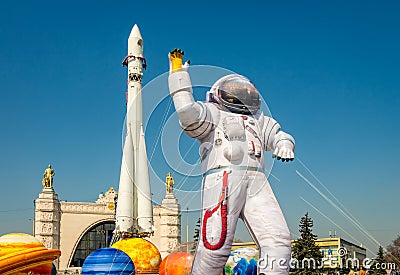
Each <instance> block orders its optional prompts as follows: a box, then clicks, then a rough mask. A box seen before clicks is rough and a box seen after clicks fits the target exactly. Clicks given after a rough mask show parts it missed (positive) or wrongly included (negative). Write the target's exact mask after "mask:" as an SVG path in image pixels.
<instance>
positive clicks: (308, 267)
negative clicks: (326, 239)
mask: <svg viewBox="0 0 400 275" xmlns="http://www.w3.org/2000/svg"><path fill="white" fill-rule="evenodd" d="M313 226H314V222H313V220H312V219H311V218H310V217H309V216H308V212H307V213H306V214H305V216H304V217H302V218H301V220H300V230H299V232H300V234H301V235H300V238H299V239H297V241H296V242H295V244H294V246H293V249H292V251H293V258H294V259H296V260H297V265H298V268H293V269H292V270H291V273H292V274H295V275H317V274H319V273H320V272H321V270H320V269H319V268H318V267H319V266H320V265H321V261H322V253H321V251H320V250H319V246H318V245H316V243H315V240H316V239H317V235H314V234H313V233H312V227H313Z"/></svg>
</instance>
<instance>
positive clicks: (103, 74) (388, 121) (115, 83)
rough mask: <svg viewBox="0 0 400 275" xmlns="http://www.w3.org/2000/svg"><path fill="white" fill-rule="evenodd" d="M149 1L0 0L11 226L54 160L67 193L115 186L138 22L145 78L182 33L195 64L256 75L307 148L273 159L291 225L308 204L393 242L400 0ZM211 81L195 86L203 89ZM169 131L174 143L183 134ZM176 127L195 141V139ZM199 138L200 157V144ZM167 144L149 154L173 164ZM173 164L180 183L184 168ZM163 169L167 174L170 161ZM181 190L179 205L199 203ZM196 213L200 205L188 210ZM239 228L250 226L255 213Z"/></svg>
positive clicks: (79, 197) (20, 222)
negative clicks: (127, 62) (165, 155)
mask: <svg viewBox="0 0 400 275" xmlns="http://www.w3.org/2000/svg"><path fill="white" fill-rule="evenodd" d="M144 2H145V1H143V3H140V2H139V1H135V2H133V1H113V2H111V1H39V2H38V1H6V2H3V3H2V5H1V9H0V41H1V43H0V93H1V100H0V114H1V115H0V131H1V132H0V133H1V135H0V156H1V157H0V187H1V188H2V190H3V192H2V194H3V196H2V199H1V200H0V234H3V233H7V232H15V231H23V232H29V231H30V230H31V225H30V224H31V221H30V219H32V217H33V200H34V199H35V198H36V197H37V195H38V193H39V192H40V190H41V178H42V172H43V170H44V169H45V168H46V166H47V164H48V163H51V164H52V165H53V167H54V168H55V170H56V176H55V189H56V191H57V193H58V194H59V197H60V199H62V200H68V201H94V200H95V199H96V198H97V195H98V194H99V193H100V192H103V191H106V190H107V189H108V188H109V187H110V186H114V187H117V185H118V179H119V169H120V162H121V133H122V127H123V119H124V114H125V91H126V69H125V68H122V67H121V61H122V59H123V58H124V57H125V55H126V51H127V38H128V35H129V32H130V29H131V28H132V26H133V25H134V24H135V23H137V24H138V25H139V27H140V29H141V32H142V35H143V38H144V51H145V56H146V58H147V61H148V69H147V71H146V73H145V75H144V83H151V81H152V80H153V79H155V78H156V77H157V76H159V75H161V74H163V73H165V72H166V71H167V70H168V61H167V58H166V55H167V53H168V51H169V50H170V49H172V48H174V47H180V48H182V49H184V50H185V52H186V56H187V58H190V59H191V61H192V64H193V65H213V66H218V67H222V68H225V69H227V70H231V71H235V72H238V73H241V74H244V75H246V76H248V77H249V78H250V79H252V80H253V82H254V83H255V84H256V86H257V87H258V89H259V90H260V91H261V93H262V95H263V97H264V99H265V100H266V102H267V104H268V107H269V108H270V110H271V113H272V115H273V116H274V117H275V118H276V119H277V120H278V121H279V122H280V123H281V125H282V126H283V128H284V129H285V130H286V131H288V132H290V133H291V134H292V135H293V136H294V137H295V138H296V141H297V148H296V156H298V157H299V159H300V160H301V161H302V163H304V164H305V166H303V165H302V163H301V162H299V161H298V160H296V161H295V162H294V163H291V164H281V163H275V165H274V168H273V171H272V173H273V175H274V176H275V177H276V178H277V179H279V180H277V179H276V178H271V185H272V187H273V189H274V191H275V193H276V196H277V198H278V200H279V202H280V204H281V207H282V209H283V211H284V213H285V216H286V218H287V221H288V225H289V227H290V229H291V231H292V232H293V233H294V234H297V225H298V221H299V219H300V218H301V216H302V215H304V213H305V212H306V211H309V212H310V215H311V217H312V218H313V219H314V220H315V232H316V233H317V234H318V235H319V236H321V237H324V236H327V235H328V231H329V230H336V231H337V233H338V235H340V236H343V237H345V238H346V239H349V240H353V241H359V242H360V243H363V244H364V245H365V246H367V248H369V249H371V250H373V252H374V253H375V251H376V250H377V244H376V242H374V241H373V240H372V239H376V241H378V242H379V243H381V244H382V245H384V246H386V245H387V244H389V242H390V241H391V240H393V239H395V238H396V237H397V235H398V234H400V221H399V219H398V213H397V211H396V210H397V209H398V207H399V206H398V205H399V203H398V201H399V200H398V195H399V191H400V185H399V180H398V168H397V156H399V155H400V149H399V146H398V145H397V141H398V140H400V130H399V127H398V126H399V123H398V120H399V118H400V113H399V109H398V106H399V98H400V96H399V90H400V79H399V73H400V69H399V63H400V54H399V51H398V49H399V48H400V40H399V39H400V38H399V37H400V35H399V29H400V18H399V17H398V13H399V9H400V4H399V3H398V2H397V1H385V2H378V1H301V2H300V1H279V2H278V1H263V3H262V4H260V3H256V2H252V1H247V2H232V1H229V2H222V3H218V2H215V1H213V2H207V1H202V2H201V4H199V5H196V6H195V5H194V4H191V3H189V2H182V3H179V2H173V3H171V2H168V3H163V2H161V3H156V2H148V1H147V2H148V3H144ZM164 79H165V78H164ZM159 80H160V83H161V84H160V85H161V86H162V81H161V80H162V77H161V78H160V79H159ZM164 85H165V86H163V87H161V88H160V89H159V90H158V91H157V92H156V91H150V89H149V91H147V93H145V94H144V105H145V108H146V109H147V110H152V107H153V106H155V104H156V103H155V102H157V103H158V100H159V99H160V97H161V98H162V93H163V92H165V93H166V94H165V95H167V93H168V92H167V90H166V82H164ZM204 92H205V91H204V90H201V89H199V90H198V91H196V98H198V99H201V98H202V96H203V94H204ZM168 100H169V98H168V97H167V98H166V99H165V101H163V102H162V103H161V105H160V106H162V107H160V108H159V109H157V110H158V111H155V113H154V114H152V116H150V114H148V113H146V112H145V115H147V119H146V122H148V123H147V124H146V140H147V146H148V152H149V155H150V153H151V152H152V149H153V148H154V147H155V145H156V141H157V135H158V131H159V129H160V128H159V123H158V122H157V118H159V119H162V117H163V114H164V113H165V110H166V109H165V108H167V106H168V104H169V101H168ZM162 104H164V105H165V106H164V105H162ZM163 108H164V109H163ZM172 111H173V110H171V114H172ZM172 124H173V123H172ZM163 138H164V137H163ZM165 138H167V139H168V138H170V139H171V142H175V143H176V142H177V140H178V135H177V136H176V137H174V135H173V134H171V135H167V134H166V135H165ZM179 141H180V145H179V146H180V148H181V150H182V151H183V152H185V150H187V149H188V148H190V146H191V144H192V143H191V142H192V141H191V140H190V139H188V138H185V137H181V138H180V139H179ZM167 143H168V141H167ZM158 146H159V145H158ZM195 146H197V144H195V145H194V147H192V148H191V150H193V152H191V153H190V154H189V155H188V156H187V161H189V162H190V161H192V162H194V161H195V160H196V158H197V156H196V154H197V148H196V147H195ZM155 148H156V150H155V153H154V158H153V159H152V160H151V166H152V168H153V169H154V171H155V173H156V174H157V175H158V177H161V178H164V176H165V175H166V173H167V172H168V171H170V170H171V168H170V167H168V166H167V165H166V164H165V162H163V161H161V160H159V159H158V158H157V156H158V155H159V154H161V153H160V150H159V149H161V147H160V146H159V147H157V146H156V147H155ZM305 167H307V168H308V169H310V171H311V172H312V173H313V174H314V175H315V176H316V177H317V179H318V180H319V181H320V182H322V183H323V184H324V185H325V186H326V187H327V188H328V189H329V190H330V192H331V193H332V194H333V195H334V196H335V197H336V198H338V200H339V201H340V202H341V203H342V205H343V206H344V208H342V206H341V205H340V204H337V202H336V204H337V205H340V208H341V209H347V210H348V212H349V213H350V214H351V215H352V216H353V217H354V218H355V219H356V220H357V221H358V222H359V223H360V224H361V225H362V228H364V229H365V230H366V231H367V232H368V233H369V234H370V235H371V236H372V238H371V236H368V234H365V233H362V232H361V230H360V228H359V227H357V226H356V223H357V222H356V221H354V220H353V222H352V221H351V219H350V220H349V219H346V218H345V217H344V215H343V213H341V212H340V211H338V210H337V209H335V207H334V206H332V204H330V203H329V202H328V201H327V199H324V198H323V197H322V196H321V195H320V194H318V192H316V191H315V189H313V188H312V187H311V186H310V185H309V184H308V183H307V182H306V181H305V180H304V179H303V178H302V177H301V176H299V173H300V174H301V175H303V176H304V177H305V178H306V179H308V180H309V181H310V182H311V183H312V184H315V186H316V187H317V188H319V190H321V191H323V194H326V195H329V193H328V192H327V191H326V190H325V189H324V188H323V187H322V186H321V185H320V184H319V183H318V181H317V180H316V179H315V178H314V177H312V175H311V174H310V173H309V172H308V171H307V169H306V168H305ZM296 170H297V172H298V173H297V172H296ZM175 178H176V182H177V184H179V185H182V181H183V180H184V177H182V176H181V175H179V174H178V173H177V174H176V176H175ZM152 180H153V182H152V184H153V185H154V184H155V183H156V182H157V177H155V176H153V177H152ZM196 182H197V184H198V180H196V179H191V180H188V182H187V183H186V184H196ZM155 186H156V187H153V189H152V191H153V193H154V194H155V197H157V196H161V195H162V192H163V187H161V185H160V184H158V189H157V184H156V185H155ZM183 186H185V184H183ZM190 188H192V187H190ZM196 188H197V187H196ZM182 189H184V187H182ZM187 190H189V189H187ZM329 196H330V195H329ZM189 197H190V195H189ZM178 199H179V197H178ZM156 200H157V198H156ZM181 200H182V202H183V204H182V207H186V205H184V204H188V205H189V207H192V205H191V203H194V202H193V201H194V200H192V201H191V202H190V203H189V200H188V198H187V197H185V198H183V197H182V198H181ZM195 200H197V199H195ZM307 202H308V203H309V204H308V203H307ZM310 204H311V205H313V206H315V207H316V208H317V209H318V210H319V211H320V212H318V211H317V210H315V209H314V208H312V207H311V206H310ZM193 207H195V206H193ZM320 213H323V214H325V215H326V216H329V217H330V219H331V221H329V220H328V219H326V218H325V217H324V216H323V215H322V214H320ZM346 213H347V212H346ZM197 216H198V212H195V211H192V212H191V213H190V214H189V219H190V221H193V220H195V219H196V217H197ZM184 218H185V219H186V217H184ZM350 218H351V217H350ZM332 221H333V222H334V223H332ZM193 223H194V222H193ZM337 225H339V226H340V227H341V228H342V229H339V228H338V227H337ZM190 231H193V226H192V225H191V226H190ZM343 231H346V232H347V233H345V232H343ZM346 234H350V235H352V236H353V237H354V239H352V238H351V237H349V236H348V235H346ZM189 235H190V237H191V236H192V235H193V234H192V233H189ZM238 237H239V238H241V239H248V238H249V237H248V235H247V234H246V233H245V232H244V229H243V226H239V232H238ZM294 237H295V235H294ZM183 238H185V234H183ZM355 239H356V240H355Z"/></svg>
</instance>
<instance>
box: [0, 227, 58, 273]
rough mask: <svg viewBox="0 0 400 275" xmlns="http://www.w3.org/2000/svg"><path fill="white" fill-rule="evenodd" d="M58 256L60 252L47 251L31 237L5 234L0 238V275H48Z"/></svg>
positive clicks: (19, 234) (55, 250) (21, 234)
mask: <svg viewBox="0 0 400 275" xmlns="http://www.w3.org/2000/svg"><path fill="white" fill-rule="evenodd" d="M60 255H61V252H60V250H57V249H47V248H46V247H45V246H44V245H43V244H42V243H41V242H40V241H39V240H38V239H36V238H34V237H33V236H31V235H28V234H23V233H12V234H6V235H3V236H1V237H0V274H2V275H8V274H35V275H48V274H50V273H51V270H52V263H53V261H54V260H55V259H57V258H58V257H60Z"/></svg>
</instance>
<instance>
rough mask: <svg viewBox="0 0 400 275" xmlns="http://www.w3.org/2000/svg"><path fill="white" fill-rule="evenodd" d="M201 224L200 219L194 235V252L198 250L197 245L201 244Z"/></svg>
mask: <svg viewBox="0 0 400 275" xmlns="http://www.w3.org/2000/svg"><path fill="white" fill-rule="evenodd" d="M200 223H201V219H200V218H199V219H198V220H197V222H196V227H195V229H194V235H193V246H192V250H194V251H195V250H196V248H197V244H198V243H199V240H200Z"/></svg>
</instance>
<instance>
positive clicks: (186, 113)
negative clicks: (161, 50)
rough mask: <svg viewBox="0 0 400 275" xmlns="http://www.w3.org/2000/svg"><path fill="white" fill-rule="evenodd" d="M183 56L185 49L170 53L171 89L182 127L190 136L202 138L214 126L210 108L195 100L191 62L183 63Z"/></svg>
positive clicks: (169, 79)
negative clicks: (189, 68) (188, 70)
mask: <svg viewBox="0 0 400 275" xmlns="http://www.w3.org/2000/svg"><path fill="white" fill-rule="evenodd" d="M182 58H183V51H181V50H179V49H174V50H172V51H171V52H170V53H169V59H170V75H169V77H168V86H169V91H170V95H171V97H172V100H173V101H174V105H175V109H176V112H177V113H178V117H179V121H180V125H181V127H182V129H183V130H184V131H185V133H186V134H187V135H188V136H190V137H192V138H197V139H202V138H204V137H205V136H206V135H208V134H209V133H210V131H211V129H212V128H213V127H212V119H211V115H210V110H209V109H208V108H207V106H206V105H205V104H203V103H202V102H198V101H194V98H193V89H192V83H191V81H190V76H189V73H188V72H187V69H188V67H189V62H186V63H185V64H184V65H182Z"/></svg>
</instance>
